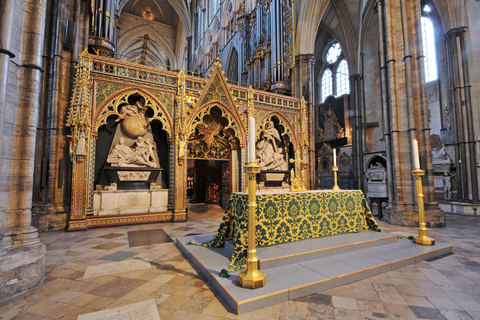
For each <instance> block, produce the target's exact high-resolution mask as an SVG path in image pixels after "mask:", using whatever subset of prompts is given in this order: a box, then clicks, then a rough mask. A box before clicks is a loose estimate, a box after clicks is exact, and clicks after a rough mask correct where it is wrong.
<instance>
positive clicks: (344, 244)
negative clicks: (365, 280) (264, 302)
mask: <svg viewBox="0 0 480 320" xmlns="http://www.w3.org/2000/svg"><path fill="white" fill-rule="evenodd" d="M397 238H398V237H397V236H396V235H393V234H385V233H381V232H360V233H347V234H343V235H341V237H339V236H336V237H335V236H330V237H322V238H314V239H307V240H302V241H297V242H290V243H284V244H282V245H276V246H270V247H257V257H258V264H259V268H260V269H261V270H263V269H270V268H276V267H282V266H286V265H289V264H293V263H300V262H304V261H308V260H314V259H320V258H326V257H330V256H333V255H337V254H340V253H347V252H351V251H356V250H361V249H366V248H373V247H378V246H383V245H387V244H391V243H396V242H397ZM226 248H228V249H229V250H230V251H231V252H233V249H234V243H233V241H228V242H227V243H226Z"/></svg>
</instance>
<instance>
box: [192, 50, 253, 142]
mask: <svg viewBox="0 0 480 320" xmlns="http://www.w3.org/2000/svg"><path fill="white" fill-rule="evenodd" d="M221 67H222V65H221V64H220V59H219V58H217V59H216V60H215V63H214V68H213V69H212V72H211V73H210V74H209V75H208V77H209V80H208V81H207V83H206V84H205V86H204V88H203V90H202V92H201V94H200V97H199V99H198V100H197V101H198V102H197V103H196V104H195V105H194V106H192V108H191V109H190V110H189V111H187V114H190V116H189V117H188V119H187V121H186V124H185V128H184V132H185V133H186V135H187V137H189V136H190V135H191V134H193V133H194V132H195V129H196V127H197V125H199V124H201V122H202V121H203V118H204V117H205V116H206V115H208V114H210V113H211V111H212V109H213V108H214V107H216V108H218V109H219V110H220V113H221V117H222V118H225V119H226V120H227V122H228V123H226V124H225V125H224V129H225V130H232V131H233V132H234V133H235V136H236V137H237V138H238V139H239V142H240V144H241V145H242V144H246V132H247V128H246V124H245V121H244V116H243V115H242V114H241V113H240V111H239V110H238V108H237V105H236V99H235V98H234V97H233V96H232V95H231V92H230V87H229V85H228V84H227V82H226V80H225V77H224V75H223V74H224V71H222V70H221Z"/></svg>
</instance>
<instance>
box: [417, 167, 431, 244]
mask: <svg viewBox="0 0 480 320" xmlns="http://www.w3.org/2000/svg"><path fill="white" fill-rule="evenodd" d="M412 175H413V176H414V177H415V183H416V186H417V202H418V237H413V242H414V243H416V244H421V245H423V246H433V245H434V244H435V239H432V238H430V237H429V236H428V229H427V225H426V224H425V205H424V201H423V198H424V194H423V183H422V176H423V175H425V171H424V170H422V169H420V168H417V169H414V170H413V171H412Z"/></svg>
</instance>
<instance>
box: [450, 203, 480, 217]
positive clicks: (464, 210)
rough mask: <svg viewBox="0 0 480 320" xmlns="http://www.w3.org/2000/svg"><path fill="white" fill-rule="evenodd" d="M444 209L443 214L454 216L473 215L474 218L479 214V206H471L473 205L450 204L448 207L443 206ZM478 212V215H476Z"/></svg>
mask: <svg viewBox="0 0 480 320" xmlns="http://www.w3.org/2000/svg"><path fill="white" fill-rule="evenodd" d="M444 206H446V208H445V209H444V208H443V207H442V209H443V210H445V212H450V213H454V214H465V215H473V216H476V215H477V214H480V210H478V209H479V207H480V206H479V205H478V204H473V203H463V202H453V201H452V202H450V204H449V205H444ZM477 211H478V213H477Z"/></svg>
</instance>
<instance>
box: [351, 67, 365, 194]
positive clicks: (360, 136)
mask: <svg viewBox="0 0 480 320" xmlns="http://www.w3.org/2000/svg"><path fill="white" fill-rule="evenodd" d="M350 88H352V90H351V92H350V101H351V103H352V104H353V105H352V110H353V111H354V115H353V117H352V119H351V120H350V121H351V126H352V127H353V128H357V130H353V133H352V135H353V136H352V158H353V168H354V172H356V177H355V180H356V184H355V187H356V188H357V189H362V190H364V177H363V154H364V152H365V150H364V148H365V126H364V120H363V119H364V117H363V113H364V108H363V99H362V95H361V90H362V75H361V74H355V75H352V76H350Z"/></svg>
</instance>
